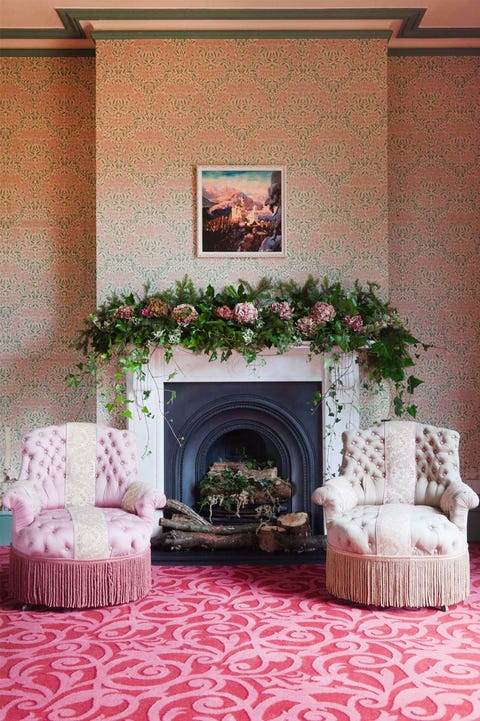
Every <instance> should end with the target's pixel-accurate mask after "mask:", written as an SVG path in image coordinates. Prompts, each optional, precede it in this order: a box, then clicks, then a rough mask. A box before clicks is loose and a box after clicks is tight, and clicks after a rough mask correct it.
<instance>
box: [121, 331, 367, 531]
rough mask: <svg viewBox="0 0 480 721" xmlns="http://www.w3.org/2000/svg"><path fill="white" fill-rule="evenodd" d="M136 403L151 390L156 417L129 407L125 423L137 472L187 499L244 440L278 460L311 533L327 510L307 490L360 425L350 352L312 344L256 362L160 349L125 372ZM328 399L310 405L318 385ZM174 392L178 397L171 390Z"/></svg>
mask: <svg viewBox="0 0 480 721" xmlns="http://www.w3.org/2000/svg"><path fill="white" fill-rule="evenodd" d="M332 374H334V375H335V376H337V377H338V376H339V375H340V376H341V378H342V385H341V395H340V398H339V394H338V393H337V400H339V401H340V404H341V411H340V414H339V417H338V421H337V422H336V423H335V424H334V425H333V426H332V427H331V428H329V422H330V420H331V418H332V415H331V413H332V410H331V408H329V406H328V393H325V391H328V386H329V383H330V379H331V377H332ZM128 390H129V395H130V398H131V399H132V400H133V401H134V402H135V404H134V405H136V406H137V407H138V408H140V407H141V405H142V393H143V391H145V390H147V391H149V392H150V396H149V408H150V409H151V410H152V415H151V417H146V416H145V415H144V414H142V413H140V412H135V411H134V412H133V417H132V418H131V419H130V420H129V427H130V428H131V429H132V430H133V431H134V432H135V433H136V435H137V438H138V439H139V451H140V477H141V478H142V479H144V480H146V481H148V482H150V483H152V484H153V485H155V486H156V487H157V488H159V489H160V490H162V491H164V492H165V494H166V495H167V498H174V499H175V500H178V501H182V502H183V503H186V504H187V505H189V506H193V505H194V504H195V501H196V484H197V483H198V481H199V479H200V478H201V477H202V475H204V474H205V473H206V472H207V471H208V468H209V466H210V465H211V463H213V462H215V461H217V460H218V459H220V458H223V456H224V455H225V456H226V455H227V454H232V452H234V449H235V448H237V447H239V446H244V447H246V449H247V451H248V452H249V453H252V454H257V455H259V456H260V458H259V460H261V461H262V460H264V461H267V460H268V461H272V462H273V463H274V464H275V465H276V466H277V467H278V472H279V476H281V477H285V478H286V479H288V480H290V481H291V482H292V496H291V499H289V501H288V510H292V511H306V512H307V513H309V514H310V515H311V521H312V527H313V530H314V532H315V533H321V532H322V517H321V515H320V514H319V511H318V508H317V507H314V508H312V504H311V500H310V498H311V493H312V491H313V489H314V488H315V487H317V486H318V485H321V484H322V482H323V478H324V477H325V476H331V475H334V474H335V473H336V472H337V471H338V467H339V464H340V461H341V434H342V432H343V430H345V429H346V428H350V427H352V426H354V425H357V424H358V396H359V377H358V366H357V364H356V359H355V357H354V356H353V355H341V356H340V357H337V356H335V355H332V356H310V354H309V349H308V344H305V345H302V346H299V347H294V348H291V349H289V350H288V351H287V352H286V353H283V354H277V353H275V352H264V353H262V354H261V355H260V356H259V357H258V358H257V361H256V362H255V363H253V364H247V363H246V361H245V359H244V358H243V356H241V355H239V354H238V353H233V354H232V356H231V357H230V358H229V359H228V360H227V361H224V362H221V361H218V360H217V361H213V362H209V359H208V356H206V355H197V354H194V353H192V352H190V351H187V350H185V349H182V348H179V349H178V351H176V352H175V354H174V357H173V358H172V359H171V360H170V362H167V361H166V359H165V355H164V353H163V351H162V350H161V349H157V350H155V351H154V352H153V353H152V355H151V359H150V363H149V365H148V369H147V373H146V375H145V378H144V380H143V381H142V382H141V383H140V382H138V381H137V380H136V379H133V377H131V378H130V379H129V389H128ZM318 390H321V391H322V392H323V402H322V403H320V405H319V406H318V407H316V408H315V407H314V396H315V392H316V391H318ZM173 397H174V399H173V400H172V398H173Z"/></svg>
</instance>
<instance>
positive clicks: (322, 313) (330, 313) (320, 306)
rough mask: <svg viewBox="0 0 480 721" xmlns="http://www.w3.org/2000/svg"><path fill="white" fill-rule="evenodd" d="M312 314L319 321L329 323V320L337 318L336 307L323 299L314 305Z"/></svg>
mask: <svg viewBox="0 0 480 721" xmlns="http://www.w3.org/2000/svg"><path fill="white" fill-rule="evenodd" d="M310 316H311V317H312V318H313V320H315V321H316V322H317V323H328V321H330V320H333V319H334V318H335V316H336V312H335V308H334V307H333V305H330V303H323V302H322V301H319V302H318V303H315V305H314V306H313V308H312V310H311V311H310Z"/></svg>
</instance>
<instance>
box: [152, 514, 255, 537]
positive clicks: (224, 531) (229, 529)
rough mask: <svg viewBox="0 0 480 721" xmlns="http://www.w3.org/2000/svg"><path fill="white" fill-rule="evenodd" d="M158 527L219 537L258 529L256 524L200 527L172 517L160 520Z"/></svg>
mask: <svg viewBox="0 0 480 721" xmlns="http://www.w3.org/2000/svg"><path fill="white" fill-rule="evenodd" d="M160 525H161V526H162V527H163V528H169V529H173V530H175V531H186V532H191V533H200V532H204V533H214V534H217V535H220V536H222V535H223V536H230V535H232V534H234V533H239V532H251V533H255V532H256V530H257V528H258V523H242V524H239V525H237V526H213V525H211V524H209V525H208V526H201V525H200V524H198V523H196V522H195V521H189V520H188V519H184V518H182V517H181V516H174V517H173V518H161V519H160Z"/></svg>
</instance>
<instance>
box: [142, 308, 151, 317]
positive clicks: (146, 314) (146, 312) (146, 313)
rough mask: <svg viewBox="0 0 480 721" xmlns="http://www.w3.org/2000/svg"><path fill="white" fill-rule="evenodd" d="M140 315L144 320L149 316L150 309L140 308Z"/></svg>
mask: <svg viewBox="0 0 480 721" xmlns="http://www.w3.org/2000/svg"><path fill="white" fill-rule="evenodd" d="M140 315H143V316H145V318H148V316H149V315H150V308H142V310H141V311H140Z"/></svg>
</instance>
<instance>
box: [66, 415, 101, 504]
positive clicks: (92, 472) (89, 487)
mask: <svg viewBox="0 0 480 721" xmlns="http://www.w3.org/2000/svg"><path fill="white" fill-rule="evenodd" d="M66 428H67V443H66V460H65V464H66V468H65V505H66V506H71V505H77V506H81V505H85V504H91V505H93V504H94V503H95V481H96V468H97V427H96V425H95V424H94V423H67V424H66Z"/></svg>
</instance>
